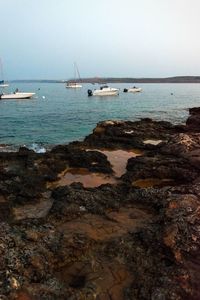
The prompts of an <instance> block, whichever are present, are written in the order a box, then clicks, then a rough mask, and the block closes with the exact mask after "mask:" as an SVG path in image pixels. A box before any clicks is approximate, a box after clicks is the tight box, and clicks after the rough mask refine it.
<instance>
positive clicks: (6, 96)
mask: <svg viewBox="0 0 200 300" xmlns="http://www.w3.org/2000/svg"><path fill="white" fill-rule="evenodd" d="M34 95H35V93H18V92H17V93H13V94H2V95H0V99H1V100H2V99H30V98H31V97H32V96H34Z"/></svg>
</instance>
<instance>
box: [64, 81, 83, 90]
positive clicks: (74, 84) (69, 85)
mask: <svg viewBox="0 0 200 300" xmlns="http://www.w3.org/2000/svg"><path fill="white" fill-rule="evenodd" d="M65 87H66V88H67V89H77V88H81V87H82V85H81V84H79V83H77V82H67V83H66V86H65Z"/></svg>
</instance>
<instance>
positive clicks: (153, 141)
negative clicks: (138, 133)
mask: <svg viewBox="0 0 200 300" xmlns="http://www.w3.org/2000/svg"><path fill="white" fill-rule="evenodd" d="M143 143H144V144H150V145H154V146H157V145H159V144H160V143H162V140H145V141H143Z"/></svg>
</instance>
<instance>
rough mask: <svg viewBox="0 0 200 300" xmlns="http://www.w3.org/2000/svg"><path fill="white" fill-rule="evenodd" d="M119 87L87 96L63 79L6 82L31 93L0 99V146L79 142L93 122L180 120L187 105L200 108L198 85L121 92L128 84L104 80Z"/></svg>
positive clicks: (85, 87)
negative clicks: (104, 94) (29, 96)
mask: <svg viewBox="0 0 200 300" xmlns="http://www.w3.org/2000/svg"><path fill="white" fill-rule="evenodd" d="M110 86H113V87H118V88H120V95H119V96H116V97H115V96H113V97H88V95H87V90H88V89H94V88H99V85H97V84H95V85H91V84H84V85H83V88H81V89H77V90H74V89H66V88H65V84H64V83H18V84H16V83H15V84H14V83H13V84H11V85H10V87H9V90H10V91H14V90H15V89H16V88H18V89H19V90H20V91H30V92H35V93H36V97H34V98H33V99H30V100H1V101H0V144H6V145H12V146H13V147H19V146H20V145H26V146H30V145H45V146H47V147H51V146H53V145H55V144H64V143H68V142H71V141H74V140H82V139H83V138H84V137H85V136H86V135H88V134H90V133H91V132H92V129H93V128H94V127H95V126H96V124H97V123H98V122H99V121H103V120H108V119H112V120H113V119H115V120H132V121H134V120H138V119H140V118H144V117H150V118H153V119H155V120H165V121H170V122H172V123H176V124H177V123H184V122H185V120H186V118H187V116H188V108H189V107H195V106H200V84H137V86H139V87H141V88H142V89H143V91H142V93H136V94H132V93H123V89H124V88H127V87H131V86H133V85H132V84H118V83H117V84H110Z"/></svg>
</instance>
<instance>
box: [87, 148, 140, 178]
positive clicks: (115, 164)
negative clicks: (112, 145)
mask: <svg viewBox="0 0 200 300" xmlns="http://www.w3.org/2000/svg"><path fill="white" fill-rule="evenodd" d="M88 151H99V152H101V153H103V154H105V155H106V156H107V159H108V161H109V162H110V164H111V166H112V169H113V171H114V173H115V176H116V177H121V176H122V175H123V174H124V173H125V172H126V165H127V161H128V159H129V158H132V157H136V156H141V155H142V152H141V151H140V150H138V149H133V150H108V149H103V150H99V149H88Z"/></svg>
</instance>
